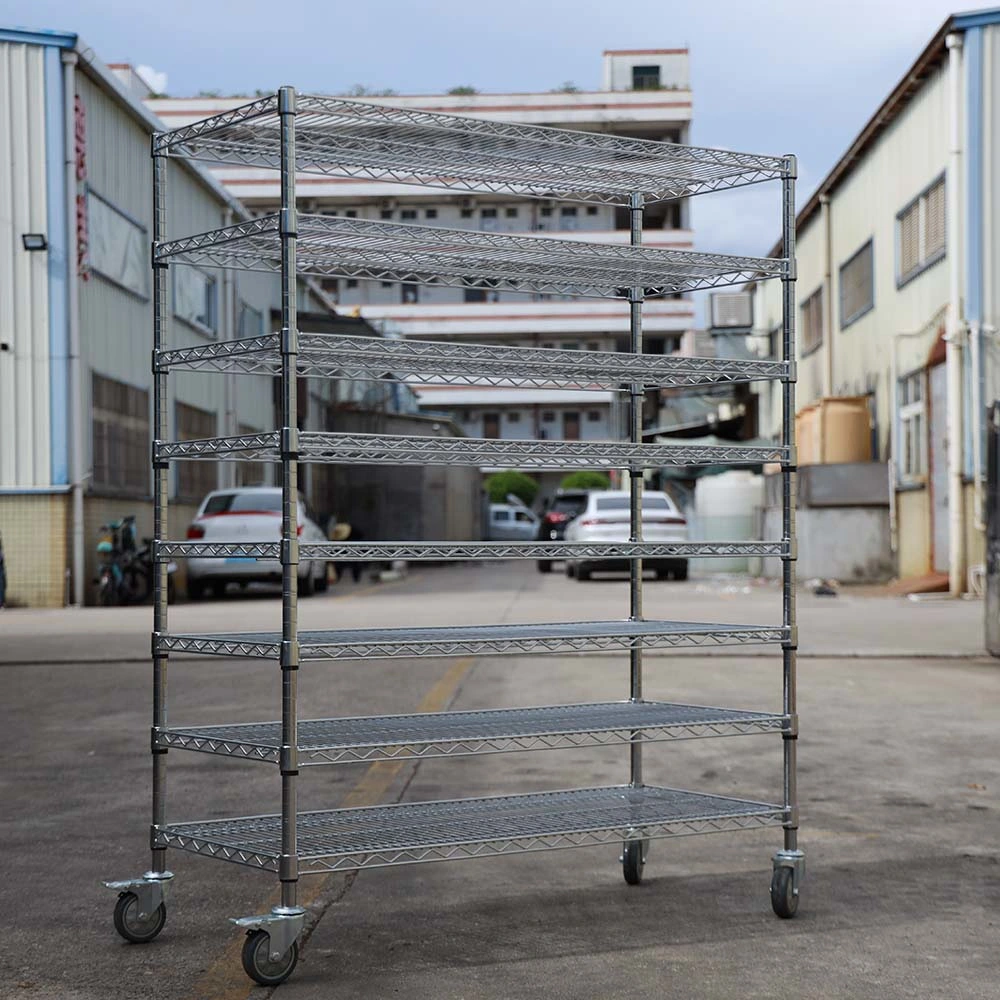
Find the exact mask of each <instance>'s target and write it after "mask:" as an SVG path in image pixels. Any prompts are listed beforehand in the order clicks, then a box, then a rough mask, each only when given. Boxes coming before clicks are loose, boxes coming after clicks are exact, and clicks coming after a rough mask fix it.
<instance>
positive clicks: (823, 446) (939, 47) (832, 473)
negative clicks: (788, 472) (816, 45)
mask: <svg viewBox="0 0 1000 1000" xmlns="http://www.w3.org/2000/svg"><path fill="white" fill-rule="evenodd" d="M998 80H1000V8H994V9H990V10H983V11H977V12H974V13H969V14H956V15H953V16H951V17H949V18H948V19H947V20H946V21H945V23H944V24H943V25H942V26H941V28H940V30H939V31H938V32H937V33H936V34H935V35H934V37H933V38H932V39H931V40H930V42H929V43H928V44H927V46H926V48H925V49H924V50H923V51H922V52H921V53H920V54H919V56H918V57H917V58H916V60H915V61H914V63H913V64H912V66H910V67H909V68H908V69H907V71H906V73H905V74H904V75H903V78H902V79H901V80H900V82H899V83H898V85H897V86H896V87H895V88H894V89H893V91H892V93H891V94H889V96H888V97H887V98H886V99H885V100H884V101H883V102H882V104H881V105H880V106H879V107H878V108H877V109H876V110H875V112H874V113H873V115H872V117H871V118H870V120H869V121H868V122H867V123H866V124H865V126H864V128H863V129H862V130H861V132H860V133H859V134H858V136H857V138H856V139H855V140H854V141H853V142H852V143H851V145H850V147H849V148H848V149H847V151H846V152H845V153H844V155H843V156H842V157H841V158H840V159H839V160H838V162H837V163H836V164H835V165H834V167H833V169H832V170H831V171H830V172H829V173H828V174H827V176H826V177H825V178H824V180H823V181H822V183H821V184H820V185H819V187H818V188H817V189H816V191H815V192H814V193H813V194H812V196H811V197H810V198H809V200H808V201H807V202H806V204H805V205H804V206H803V208H802V209H801V211H800V212H799V215H798V244H797V251H798V302H799V308H798V346H799V358H798V398H797V405H798V407H799V431H800V433H799V464H800V466H801V467H802V477H801V478H802V482H801V483H800V487H801V489H800V502H801V505H802V508H801V513H802V515H803V516H804V517H806V518H811V519H812V527H811V529H810V530H808V531H806V530H803V532H802V545H803V547H804V548H805V547H807V546H808V545H809V539H810V538H812V539H813V541H814V543H815V544H814V546H813V550H812V551H800V561H799V568H800V572H802V573H803V574H804V575H824V576H847V577H848V578H850V576H851V574H852V567H854V568H858V567H861V568H862V569H864V567H865V566H867V567H868V569H869V570H870V569H871V568H872V566H873V565H878V564H883V565H884V566H885V574H884V575H889V574H894V575H897V576H899V577H901V578H919V577H927V576H930V575H932V574H935V573H937V574H940V576H941V578H942V583H943V578H944V576H945V575H947V578H948V587H949V589H950V590H951V592H952V593H955V594H957V593H960V592H962V591H963V590H965V589H966V588H967V586H968V585H969V581H970V567H971V568H972V569H973V572H972V573H971V576H972V578H973V580H975V577H976V576H977V574H976V572H975V567H976V566H977V565H979V564H982V562H983V544H984V541H983V482H984V461H983V440H984V420H985V408H986V405H987V404H988V403H989V402H990V401H991V400H993V399H995V398H996V397H997V393H998V390H1000V384H998V371H1000V368H998V362H1000V351H998V339H997V338H998V322H1000V301H998V297H997V289H998V288H1000V224H998V223H1000V214H998V213H1000V197H998V192H997V187H996V170H997V165H998V156H1000V101H998V100H997V99H996V95H997V93H998V90H997V82H998ZM755 299H756V301H755V310H754V315H755V331H754V332H755V334H756V335H757V337H758V340H757V341H756V342H757V344H758V345H759V349H760V353H768V352H770V353H771V354H775V353H776V352H778V351H779V350H780V344H779V336H780V334H779V332H778V317H779V316H780V301H779V292H778V290H777V289H776V288H775V287H769V286H768V285H767V284H766V283H761V284H759V285H758V286H757V287H756V289H755ZM762 392H763V394H762V397H761V401H760V426H761V431H762V433H766V434H773V433H774V432H775V431H776V429H777V427H778V426H779V422H780V413H779V408H780V396H779V394H778V393H774V392H770V393H768V391H767V390H766V389H765V390H762ZM810 495H813V496H814V497H815V498H818V499H816V502H815V503H814V502H813V501H812V500H810ZM873 559H874V563H872V560H873Z"/></svg>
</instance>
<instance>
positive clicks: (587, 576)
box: [576, 566, 590, 580]
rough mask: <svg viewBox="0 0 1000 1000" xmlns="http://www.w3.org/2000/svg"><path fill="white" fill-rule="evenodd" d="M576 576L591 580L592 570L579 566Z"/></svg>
mask: <svg viewBox="0 0 1000 1000" xmlns="http://www.w3.org/2000/svg"><path fill="white" fill-rule="evenodd" d="M576 578H577V579H578V580H589V579H590V570H589V569H584V568H583V566H577V568H576Z"/></svg>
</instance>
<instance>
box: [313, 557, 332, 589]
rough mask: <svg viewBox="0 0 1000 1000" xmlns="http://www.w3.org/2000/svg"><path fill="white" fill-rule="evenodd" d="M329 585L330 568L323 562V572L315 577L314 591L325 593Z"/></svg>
mask: <svg viewBox="0 0 1000 1000" xmlns="http://www.w3.org/2000/svg"><path fill="white" fill-rule="evenodd" d="M329 586H330V570H329V569H328V568H327V565H326V563H323V572H322V573H320V575H319V576H317V577H316V593H317V594H325V593H326V591H327V588H328V587H329Z"/></svg>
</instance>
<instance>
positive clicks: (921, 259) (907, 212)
mask: <svg viewBox="0 0 1000 1000" xmlns="http://www.w3.org/2000/svg"><path fill="white" fill-rule="evenodd" d="M945 226H946V215H945V186H944V178H943V177H941V178H939V179H938V180H936V181H935V182H934V183H933V184H932V185H931V186H930V187H929V188H927V189H926V190H925V191H923V192H921V193H920V194H919V195H918V196H917V197H916V198H914V199H913V201H911V202H910V204H909V205H907V206H906V207H905V208H904V209H903V210H902V211H901V212H900V213H899V214H898V215H897V216H896V234H897V242H898V247H899V260H898V266H897V269H896V270H897V274H896V279H897V282H898V284H900V285H902V284H904V283H905V282H907V281H909V279H910V278H913V277H915V276H916V275H917V274H919V273H920V272H921V271H922V270H923V269H924V268H925V267H927V266H928V265H930V264H933V263H934V262H935V261H938V260H940V259H941V258H942V257H943V256H944V254H945V249H946V240H947V232H946V229H945Z"/></svg>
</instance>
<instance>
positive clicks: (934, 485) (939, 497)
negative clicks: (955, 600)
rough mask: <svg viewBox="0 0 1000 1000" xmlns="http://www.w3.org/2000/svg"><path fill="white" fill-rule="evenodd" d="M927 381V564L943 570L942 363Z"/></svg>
mask: <svg viewBox="0 0 1000 1000" xmlns="http://www.w3.org/2000/svg"><path fill="white" fill-rule="evenodd" d="M928 374H929V379H928V380H929V382H930V390H931V392H930V395H931V399H930V403H931V417H930V452H931V454H930V480H931V547H932V554H931V568H932V569H933V570H934V572H935V573H947V572H948V568H949V565H950V556H951V545H950V538H949V529H948V379H947V374H946V368H945V366H944V365H935V366H934V367H933V368H932V369H931V370H930V372H929V373H928Z"/></svg>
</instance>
